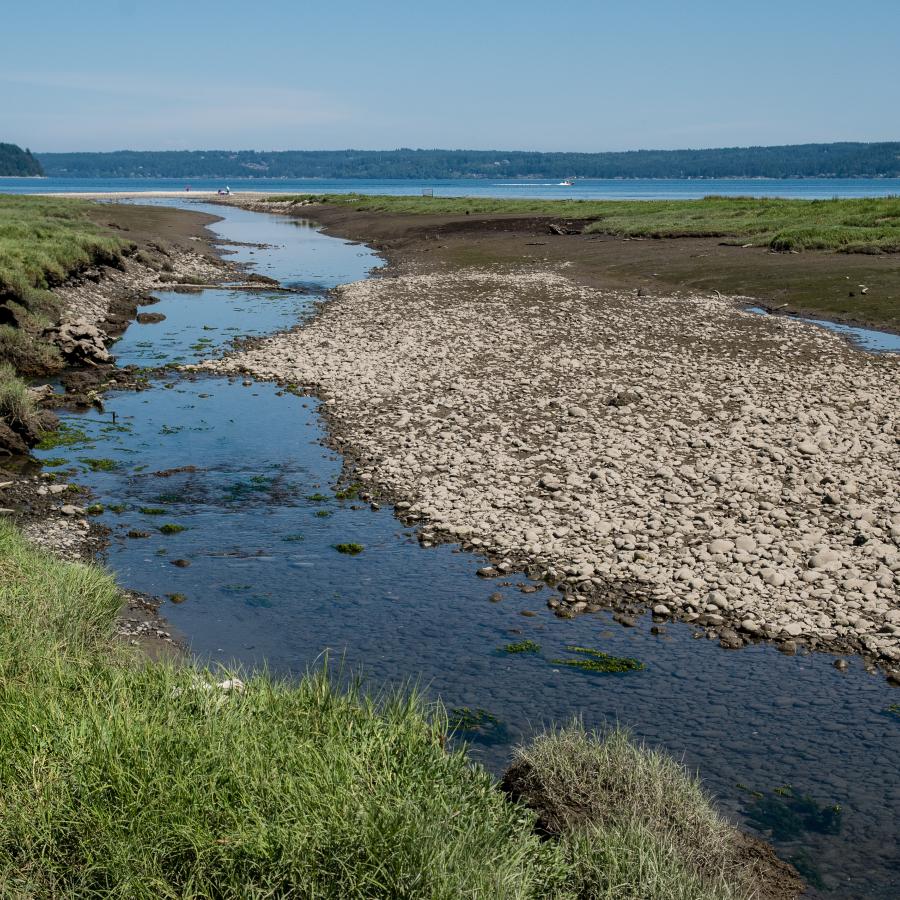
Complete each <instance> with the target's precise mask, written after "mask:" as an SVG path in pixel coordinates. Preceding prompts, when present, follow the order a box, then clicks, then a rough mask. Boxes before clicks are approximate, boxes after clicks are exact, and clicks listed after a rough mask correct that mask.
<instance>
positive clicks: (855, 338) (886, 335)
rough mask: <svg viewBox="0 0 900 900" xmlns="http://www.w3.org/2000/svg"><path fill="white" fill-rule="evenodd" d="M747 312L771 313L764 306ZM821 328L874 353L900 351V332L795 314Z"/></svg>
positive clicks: (766, 314) (749, 308) (760, 314)
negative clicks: (895, 332) (878, 329)
mask: <svg viewBox="0 0 900 900" xmlns="http://www.w3.org/2000/svg"><path fill="white" fill-rule="evenodd" d="M747 312H752V313H756V314H757V315H758V316H768V315H771V313H770V312H769V311H768V310H767V309H765V308H764V307H762V306H748V307H747ZM792 318H799V319H801V320H802V321H804V322H809V323H811V324H812V325H818V326H819V327H820V328H826V329H827V330H828V331H833V332H835V333H836V334H840V335H843V337H845V338H847V339H848V340H849V341H850V342H851V343H853V344H855V345H856V346H857V347H859V348H860V349H862V350H869V351H870V352H872V353H900V334H891V333H890V332H889V331H875V330H874V329H872V328H861V327H859V326H858V325H843V324H842V323H840V322H829V321H828V320H827V319H812V318H809V317H807V316H793V317H792Z"/></svg>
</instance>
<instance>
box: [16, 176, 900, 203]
mask: <svg viewBox="0 0 900 900" xmlns="http://www.w3.org/2000/svg"><path fill="white" fill-rule="evenodd" d="M226 182H227V183H228V184H229V185H230V187H231V189H232V190H235V191H271V192H272V193H276V192H278V193H295V194H296V193H318V194H321V193H330V194H348V193H354V194H355V193H358V194H405V195H421V193H422V191H423V190H427V191H433V192H434V196H436V197H523V198H530V199H536V198H549V199H568V198H573V199H578V200H691V199H699V198H701V197H706V196H707V195H709V194H717V195H719V196H725V197H728V196H731V197H797V198H801V199H806V200H827V199H829V198H831V197H843V198H850V197H886V196H891V195H893V194H897V193H898V192H900V178H693V179H692V178H579V179H578V180H577V181H576V182H575V183H574V184H573V185H571V186H567V185H563V184H561V183H560V179H552V178H425V179H418V178H238V179H221V178H193V179H191V178H187V179H185V178H59V177H54V178H0V191H2V192H4V193H23V194H33V193H48V192H51V191H52V192H66V193H70V192H76V193H77V192H85V193H91V192H105V191H183V190H184V189H185V187H188V186H190V188H191V189H192V190H194V191H210V190H211V191H216V190H219V189H220V188H223V187H224V186H225V184H226Z"/></svg>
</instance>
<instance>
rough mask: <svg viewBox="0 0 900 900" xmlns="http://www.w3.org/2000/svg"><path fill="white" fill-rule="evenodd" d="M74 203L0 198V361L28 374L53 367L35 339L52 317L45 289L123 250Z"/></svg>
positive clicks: (54, 361) (113, 259)
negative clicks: (10, 363) (3, 360)
mask: <svg viewBox="0 0 900 900" xmlns="http://www.w3.org/2000/svg"><path fill="white" fill-rule="evenodd" d="M90 209H91V206H90V204H88V203H86V202H84V201H79V200H60V199H50V198H47V197H21V196H15V195H9V194H6V195H4V194H0V359H5V360H7V361H9V362H12V363H13V364H14V365H15V366H16V368H17V369H19V370H20V371H23V372H28V373H37V372H40V371H46V370H48V369H52V368H54V367H56V366H58V365H59V359H58V357H57V356H56V355H55V354H54V352H53V350H52V349H51V348H49V347H48V346H46V345H43V344H41V342H40V341H39V340H38V335H39V333H40V331H41V330H42V329H43V328H44V327H46V326H47V325H49V324H51V322H53V321H54V320H55V319H56V317H57V316H58V312H59V310H58V304H57V300H56V297H55V296H54V295H53V293H52V291H51V288H52V287H53V286H54V285H57V284H60V283H62V282H64V281H65V280H66V279H67V278H68V277H69V276H70V275H72V274H73V273H75V272H78V271H80V270H82V269H84V268H87V267H89V266H93V265H98V264H104V265H115V264H117V263H118V261H119V260H120V259H121V256H122V254H123V252H124V251H125V250H126V248H127V247H128V246H129V245H128V243H127V242H126V241H123V240H122V239H121V238H119V237H116V236H115V235H113V234H111V233H110V232H109V231H108V230H105V229H102V228H100V227H99V226H98V225H96V224H94V223H93V222H92V221H91V220H90V217H89V211H90Z"/></svg>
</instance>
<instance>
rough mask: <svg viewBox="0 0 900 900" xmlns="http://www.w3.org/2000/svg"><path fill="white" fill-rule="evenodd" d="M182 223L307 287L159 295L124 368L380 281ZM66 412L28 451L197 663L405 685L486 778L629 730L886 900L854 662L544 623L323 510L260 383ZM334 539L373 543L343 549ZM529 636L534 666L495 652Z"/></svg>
mask: <svg viewBox="0 0 900 900" xmlns="http://www.w3.org/2000/svg"><path fill="white" fill-rule="evenodd" d="M173 205H174V204H173ZM191 208H201V209H208V210H209V211H210V212H213V213H215V214H217V215H222V216H224V217H225V218H224V220H223V221H221V222H219V223H217V224H215V225H213V226H212V228H213V230H214V231H215V232H216V233H217V234H219V235H220V236H221V237H222V238H223V239H226V240H229V241H244V242H252V243H255V244H266V245H269V246H267V247H265V248H263V247H259V246H257V247H248V246H241V247H237V248H235V249H236V251H237V256H236V258H237V259H238V260H240V261H244V262H252V263H253V264H254V267H255V269H256V271H258V272H260V273H262V274H265V275H269V276H271V277H273V278H277V279H278V280H279V281H281V282H282V283H283V284H285V285H289V286H300V287H303V288H304V289H305V290H306V293H304V294H292V293H266V292H253V293H250V292H243V291H229V290H228V289H226V288H223V289H215V290H204V291H203V292H202V293H198V294H175V293H159V294H158V295H157V296H159V298H160V302H159V303H158V304H156V305H155V306H153V307H152V311H154V312H160V313H163V314H164V315H165V316H166V319H165V321H163V322H161V323H159V324H152V325H137V324H135V325H132V326H131V327H130V328H129V329H128V330H127V332H126V333H125V335H124V336H123V338H122V339H121V340H120V341H119V342H118V343H117V344H116V346H115V351H114V352H115V353H116V354H117V356H118V362H119V364H120V365H128V364H136V365H139V366H148V367H153V366H160V365H164V364H165V363H168V362H190V361H195V360H197V359H201V358H204V357H209V356H210V355H214V354H215V353H216V352H217V351H219V350H221V349H223V348H225V347H226V346H228V344H229V342H230V340H231V339H232V338H233V337H234V336H236V335H241V336H244V335H253V334H256V335H258V334H265V333H270V332H273V331H276V330H280V329H284V328H286V327H289V326H290V325H292V324H294V322H295V321H296V320H297V319H298V317H302V316H304V315H307V314H309V313H311V312H312V304H313V301H315V300H320V299H323V297H324V295H325V293H326V291H327V290H329V289H330V288H332V287H334V286H335V285H337V284H339V283H342V282H348V281H353V280H356V279H359V278H362V277H365V275H366V273H367V271H368V270H369V269H370V268H371V267H373V266H375V265H378V264H379V260H378V259H377V257H375V256H374V255H373V254H372V253H371V252H370V251H368V250H367V249H366V248H365V247H363V246H360V245H357V244H353V243H348V242H344V241H341V240H339V239H336V238H331V237H327V236H325V235H322V234H321V233H320V232H318V231H316V230H315V228H314V227H313V226H312V225H310V224H309V223H304V222H298V221H293V220H290V219H287V218H283V217H277V216H267V215H263V214H259V213H251V212H246V211H243V210H239V209H234V208H229V207H203V206H199V207H198V205H197V204H192V206H191ZM64 419H65V425H66V427H67V428H68V429H69V430H70V431H69V436H70V437H71V439H72V440H73V441H74V443H72V444H70V445H68V446H61V447H56V448H55V449H53V450H48V451H44V452H43V453H41V454H40V455H41V456H43V457H44V458H47V459H50V461H51V462H52V463H55V464H56V465H57V468H56V469H55V471H57V472H59V473H60V477H61V478H63V477H65V478H66V480H68V479H69V478H74V480H76V481H77V482H78V483H79V484H84V485H87V486H89V487H90V488H91V489H92V490H93V491H94V493H95V494H96V499H97V500H98V501H99V502H100V503H102V504H103V505H104V507H105V512H104V513H103V514H102V516H101V519H102V521H103V522H104V524H106V525H108V526H109V527H110V528H111V529H112V532H113V534H112V543H111V546H110V548H109V551H108V561H109V565H110V566H111V568H112V569H113V570H114V571H115V572H116V573H117V575H118V577H119V579H120V580H121V582H122V583H123V584H126V585H128V586H130V587H133V588H135V589H137V590H141V591H147V592H150V593H154V594H157V595H159V596H167V595H173V596H174V599H175V600H176V601H178V602H168V603H166V604H165V606H164V607H163V610H162V612H163V613H164V614H165V616H166V617H167V618H168V619H169V621H171V622H172V623H173V624H174V626H175V627H176V628H177V629H178V630H179V631H181V632H182V633H183V634H184V635H186V636H187V639H188V640H189V642H190V645H191V647H192V648H193V650H194V651H195V652H196V653H197V654H198V655H200V656H201V657H204V658H207V659H210V660H212V661H221V662H225V663H230V662H234V661H236V662H239V663H241V664H243V665H245V666H248V667H252V666H255V665H259V664H262V663H264V662H265V663H266V664H267V665H268V666H269V667H270V668H271V669H272V670H275V671H276V672H279V673H286V674H297V673H302V672H303V671H304V670H306V669H307V668H308V667H310V666H315V665H317V664H318V663H319V661H320V660H321V657H322V655H323V654H324V653H325V652H328V653H329V655H330V658H331V659H332V660H341V661H343V665H344V667H345V670H353V671H360V672H362V673H363V674H364V676H365V678H366V679H367V680H368V682H369V683H370V684H371V685H372V686H373V687H375V688H377V687H380V686H384V685H398V684H403V683H404V682H408V681H415V682H418V683H419V684H420V685H421V686H423V687H424V688H426V689H427V690H428V691H429V692H430V693H431V694H432V695H434V696H439V697H440V698H442V700H443V701H444V703H445V704H446V706H447V707H448V708H450V709H452V710H456V713H455V715H456V716H457V717H458V718H459V720H460V723H461V724H462V725H463V726H465V728H466V729H468V730H466V731H465V732H464V736H465V737H466V738H467V739H468V740H469V741H470V742H471V747H472V750H471V752H472V756H473V757H474V758H476V759H478V760H480V761H481V762H483V763H484V764H485V765H487V766H488V767H489V768H491V769H492V770H494V771H496V772H500V771H502V769H503V768H504V766H505V764H506V762H507V760H508V758H509V752H510V749H511V747H512V746H513V744H515V743H516V742H518V741H521V740H523V739H526V738H527V737H528V736H529V735H530V734H531V733H532V732H534V731H535V730H538V729H540V728H542V727H544V726H546V725H547V724H550V723H554V722H556V723H564V722H567V721H569V720H571V719H572V718H573V717H575V716H581V717H583V718H584V720H585V722H586V723H587V724H588V725H589V726H592V727H594V726H596V727H600V726H603V725H604V724H610V723H616V722H618V723H622V724H625V725H627V726H629V727H630V728H631V729H632V730H633V732H634V734H635V735H636V736H638V737H640V738H643V739H645V740H647V741H649V742H651V743H653V744H659V745H662V746H664V747H666V748H668V749H669V750H670V751H671V752H672V753H674V754H675V755H677V756H678V757H680V758H683V759H684V761H685V762H686V763H687V764H688V765H689V766H690V767H691V768H693V769H696V770H698V771H699V772H700V774H701V776H702V778H703V780H704V782H705V784H706V785H707V787H708V788H709V790H710V791H712V792H713V793H714V795H715V796H716V797H717V799H718V801H719V803H720V806H721V807H722V808H723V810H725V811H726V812H727V813H729V814H730V815H733V816H734V817H736V818H737V819H739V820H740V821H742V823H743V824H744V826H745V827H756V828H757V829H758V830H759V833H761V834H762V835H763V836H765V837H767V838H769V839H772V840H774V842H775V844H776V846H777V847H778V849H779V852H780V853H781V854H782V855H783V856H784V857H785V858H787V859H791V860H792V861H794V862H795V864H796V865H797V866H798V868H800V869H801V870H802V871H803V873H804V874H805V875H806V876H807V878H809V879H810V881H811V882H812V883H813V884H815V885H818V886H819V889H820V891H821V895H822V896H829V897H871V898H883V900H888V898H896V897H898V896H900V848H898V844H897V839H896V836H897V834H898V833H900V753H898V749H900V706H897V704H900V691H898V690H896V689H892V688H891V687H889V686H888V685H887V684H886V683H885V681H884V679H883V678H882V677H879V676H873V675H871V674H868V673H867V672H866V671H864V669H863V666H862V663H861V662H860V661H859V660H857V659H854V660H851V662H850V667H849V670H848V671H846V672H839V671H837V670H836V669H835V668H834V667H833V666H832V662H833V658H832V657H830V656H827V655H824V654H814V655H797V656H786V655H783V654H781V653H779V652H778V651H777V650H775V649H774V647H772V646H770V645H757V646H752V647H746V648H744V649H743V650H740V651H725V650H722V649H720V648H719V646H718V644H717V643H715V642H713V641H708V640H706V639H703V638H701V639H698V638H695V637H694V633H693V632H694V630H693V629H692V628H690V627H689V626H685V625H675V624H669V625H666V626H665V627H664V628H663V629H662V631H663V633H662V634H658V635H657V634H653V633H651V630H650V627H651V622H649V621H646V620H645V621H641V622H638V624H637V626H636V627H634V628H623V627H621V626H619V625H618V624H615V623H614V622H613V621H612V620H611V618H610V617H609V616H608V615H606V614H597V615H587V616H582V617H580V618H577V619H574V620H562V619H558V618H556V617H555V616H554V615H553V614H552V613H551V611H550V610H549V609H548V608H547V607H546V600H547V597H548V590H549V589H548V588H546V587H544V588H542V589H541V590H540V591H539V592H537V593H533V594H525V593H522V592H521V591H520V590H519V588H518V587H517V585H518V584H523V583H524V580H523V579H522V578H521V577H520V576H512V577H510V578H509V579H507V580H506V581H505V582H503V581H500V580H494V581H484V580H482V579H480V578H478V577H477V576H476V574H475V571H476V569H477V568H478V567H479V566H480V565H482V564H483V561H482V560H481V559H480V558H479V557H477V556H474V555H472V554H468V553H463V552H460V551H459V549H458V548H456V547H454V546H450V545H444V546H440V547H435V548H432V549H423V548H421V547H420V546H419V544H418V542H417V540H416V538H415V534H414V532H413V530H412V529H409V528H405V527H403V526H402V525H401V524H400V523H399V522H398V521H397V520H396V519H395V518H394V517H393V515H392V513H391V511H390V510H389V509H382V510H379V511H373V510H372V509H370V508H369V507H368V506H367V505H365V504H362V503H360V502H359V501H358V500H355V499H353V498H347V499H338V498H336V497H335V489H336V484H337V480H338V477H339V475H340V472H341V460H340V458H339V457H338V456H337V455H336V454H335V453H333V452H331V451H330V450H328V449H327V448H326V447H325V446H324V445H323V443H322V441H323V436H324V432H323V424H322V419H321V416H320V415H319V412H318V402H317V401H316V400H314V399H311V398H304V397H298V396H294V395H292V394H290V393H285V392H281V391H279V389H278V388H277V387H276V386H275V385H272V384H267V383H252V384H250V385H249V386H245V384H244V382H243V380H242V379H231V380H229V379H227V378H222V377H211V376H200V377H190V378H183V377H180V376H179V374H178V373H177V372H172V373H171V374H167V375H164V376H162V377H158V378H155V379H154V380H153V381H152V386H151V387H149V388H148V389H147V390H145V391H142V392H138V393H132V392H117V393H111V394H109V395H108V397H107V402H106V409H105V411H104V412H103V413H99V412H96V411H91V412H88V413H84V414H69V415H66V416H65V417H64ZM81 434H83V437H82V436H81ZM51 458H52V459H51ZM182 467H189V468H188V469H186V470H182V471H180V472H174V473H172V472H171V470H173V469H181V468H182ZM73 468H74V469H75V472H74V473H73V474H71V475H63V473H65V472H67V471H69V470H71V469H73ZM166 526H174V527H169V528H167V527H166ZM161 529H162V530H161ZM180 529H183V530H180ZM128 532H136V533H146V534H148V535H149V536H147V537H128ZM167 532H168V533H167ZM342 543H357V544H360V545H362V546H363V547H364V549H363V550H362V552H360V553H358V554H357V555H347V554H343V553H340V552H338V551H337V550H336V549H335V545H337V544H342ZM175 560H178V561H181V562H182V563H183V562H186V563H188V565H187V566H179V565H173V561H175ZM492 595H493V596H492ZM526 639H527V640H531V641H533V642H535V643H536V644H538V645H539V646H540V649H539V651H538V652H532V653H515V654H512V653H508V652H506V651H505V650H503V649H502V648H503V647H504V646H505V645H507V644H509V643H511V642H519V641H523V640H526ZM569 646H579V647H588V648H596V649H598V650H602V651H605V652H607V653H610V654H614V655H616V656H623V657H632V658H636V659H638V660H640V661H641V662H642V663H644V665H645V668H644V669H642V670H639V671H631V672H626V673H622V674H615V675H611V674H597V673H592V672H587V671H582V670H579V669H577V668H572V667H569V666H567V665H565V664H562V663H560V662H559V660H561V659H562V660H565V659H573V658H578V657H577V654H575V653H574V652H573V651H570V650H567V647H569ZM892 707H893V710H892ZM835 807H839V810H838V809H836V808H835Z"/></svg>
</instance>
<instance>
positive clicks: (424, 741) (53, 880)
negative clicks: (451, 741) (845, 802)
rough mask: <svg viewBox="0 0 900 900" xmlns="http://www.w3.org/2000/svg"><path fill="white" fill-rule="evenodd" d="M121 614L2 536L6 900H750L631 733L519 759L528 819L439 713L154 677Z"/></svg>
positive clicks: (721, 846)
mask: <svg viewBox="0 0 900 900" xmlns="http://www.w3.org/2000/svg"><path fill="white" fill-rule="evenodd" d="M118 606H119V596H118V590H117V587H116V585H115V583H114V582H113V580H112V579H111V578H110V577H109V576H108V575H106V574H105V573H104V572H102V571H101V570H100V569H98V568H96V567H91V566H83V565H77V564H71V563H63V562H60V561H57V560H54V559H52V558H50V557H49V556H47V555H45V554H43V553H42V552H39V551H37V550H35V549H33V548H31V547H30V546H29V545H27V544H26V543H25V542H24V541H23V539H22V538H21V537H20V535H19V534H18V533H17V532H16V531H15V529H14V528H13V527H12V526H10V525H9V524H6V523H2V522H0V624H2V627H0V738H2V739H0V894H2V896H4V897H10V898H25V897H29V898H33V897H73V898H74V897H89V896H98V897H99V896H103V897H118V898H129V900H131V898H144V897H146V898H151V897H153V898H159V897H171V898H176V897H178V898H187V897H220V898H232V897H233V898H238V897H240V898H252V897H258V898H262V897H285V896H302V897H317V898H332V897H333V898H352V897H358V898H371V897H391V898H395V897H409V898H417V897H428V898H447V900H450V898H460V897H471V898H480V897H488V896H491V897H497V898H542V900H543V898H554V897H555V898H572V900H574V898H589V897H590V898H610V900H612V898H617V900H623V898H624V900H628V898H634V900H637V898H671V900H701V898H705V900H717V898H723V900H724V898H742V897H749V896H752V895H753V889H752V888H751V887H750V886H749V881H748V879H750V878H751V877H752V876H751V873H750V872H749V870H748V869H747V867H746V866H745V864H744V863H742V862H741V860H740V859H739V858H738V856H737V855H736V853H735V851H734V847H733V843H732V837H733V835H734V833H733V831H732V830H731V829H730V827H729V826H727V825H726V824H725V823H724V822H723V821H722V820H721V819H720V818H719V817H718V816H717V815H716V814H715V813H714V812H713V811H712V809H711V807H710V806H709V803H708V801H707V800H706V798H705V796H704V795H703V793H702V791H700V789H699V787H698V786H697V784H696V783H695V782H694V781H693V780H692V779H691V778H690V777H688V776H687V775H686V773H685V772H684V771H683V770H682V769H681V768H680V767H679V766H677V765H675V764H674V763H673V762H671V760H668V759H667V758H665V757H662V756H659V755H657V754H652V753H649V752H647V751H644V750H641V749H639V748H637V747H636V746H635V745H633V744H632V743H630V742H629V741H627V740H626V739H625V738H624V736H622V735H621V734H619V733H617V734H614V735H612V736H611V737H610V738H608V739H606V740H605V741H602V740H599V739H597V738H595V737H592V736H589V735H586V734H584V732H582V731H580V730H579V729H575V730H571V729H570V730H567V731H563V732H559V733H556V734H551V735H546V736H544V737H543V738H541V740H540V741H539V742H538V743H537V744H536V745H534V746H533V747H532V748H530V749H527V750H522V751H521V752H520V756H519V759H518V761H517V768H516V769H515V771H516V772H517V773H518V774H517V779H518V782H517V783H518V788H517V793H519V794H520V795H521V796H522V800H523V801H524V802H513V801H511V800H510V799H509V798H508V797H507V796H506V795H505V794H504V793H503V792H501V791H500V790H498V787H497V785H496V783H495V782H494V781H493V780H492V778H491V777H490V776H489V775H488V774H487V773H486V772H485V771H484V770H482V769H481V768H479V767H477V766H473V765H472V764H470V763H469V761H468V760H467V758H466V756H465V755H464V753H463V752H462V751H460V750H447V749H445V747H446V743H447V737H448V734H447V732H448V723H447V717H446V715H445V714H444V712H443V711H442V710H441V708H440V707H437V706H431V705H427V704H426V703H425V702H424V701H423V700H422V699H421V698H419V697H417V696H415V695H413V694H406V695H402V696H401V695H391V696H385V697H381V698H379V699H372V698H370V697H368V696H366V695H365V694H364V693H362V692H361V691H360V690H358V689H357V688H354V687H352V686H351V687H344V688H339V687H337V686H336V685H335V684H334V683H333V682H331V681H329V679H328V677H327V676H326V675H324V674H316V675H310V676H309V677H307V678H305V679H303V680H302V681H300V682H297V683H290V684H288V683H284V682H281V681H278V680H276V679H273V678H271V677H268V676H265V675H258V676H254V677H252V678H249V679H247V682H246V684H245V685H236V684H235V683H234V682H231V683H227V682H223V679H225V678H226V676H225V674H224V673H215V672H212V671H210V670H208V669H204V668H199V667H194V666H190V665H182V666H175V665H172V664H165V663H160V664H156V663H154V664H147V663H142V662H140V661H138V660H136V659H135V658H133V657H131V656H129V655H127V652H126V650H124V649H116V648H115V647H114V646H113V645H112V644H111V634H112V623H113V619H114V616H115V613H116V610H117V608H118ZM569 773H571V774H572V776H573V778H574V780H569ZM585 790H587V791H588V795H589V796H590V797H593V798H594V801H592V802H594V806H593V807H591V808H590V809H589V808H586V807H584V804H583V802H582V803H581V806H580V807H578V808H580V809H581V814H580V815H578V816H577V817H576V816H575V815H574V813H573V816H572V818H571V821H569V820H566V819H565V817H563V816H561V815H555V816H550V815H548V813H547V810H548V809H549V808H550V806H551V805H552V806H553V808H554V809H556V808H558V807H560V806H562V807H565V808H566V809H570V810H574V809H576V802H577V801H578V800H579V798H581V800H582V801H583V798H584V791H585ZM598 792H599V793H598ZM633 792H637V793H638V794H639V795H642V796H644V797H646V798H648V799H646V801H645V802H642V803H638V804H633V803H631V800H632V797H633V795H634V794H633ZM611 797H618V801H617V803H616V805H615V806H609V805H608V804H607V801H608V800H609V799H610V798H611ZM525 802H527V803H528V804H529V805H530V806H532V807H534V809H535V810H537V812H534V811H532V809H529V808H528V807H527V806H526V805H525ZM538 817H540V819H541V821H542V824H543V826H544V833H545V834H547V835H549V836H550V839H541V838H539V836H538V834H537V832H536V824H537V821H538Z"/></svg>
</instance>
